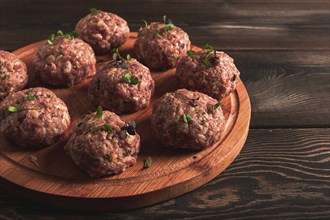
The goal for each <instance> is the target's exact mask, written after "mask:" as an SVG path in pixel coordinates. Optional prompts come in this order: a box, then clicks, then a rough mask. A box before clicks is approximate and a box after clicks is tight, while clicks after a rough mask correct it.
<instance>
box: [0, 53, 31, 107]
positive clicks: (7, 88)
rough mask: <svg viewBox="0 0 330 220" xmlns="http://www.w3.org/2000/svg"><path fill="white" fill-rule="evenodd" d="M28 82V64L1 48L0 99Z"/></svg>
mask: <svg viewBox="0 0 330 220" xmlns="http://www.w3.org/2000/svg"><path fill="white" fill-rule="evenodd" d="M27 82H28V74H27V69H26V65H25V63H24V62H23V61H21V60H20V59H18V57H17V56H16V55H15V54H12V53H9V52H7V51H3V50H0V101H1V100H3V99H4V98H6V96H8V94H9V93H12V92H16V91H19V90H21V89H23V88H24V87H25V86H26V84H27Z"/></svg>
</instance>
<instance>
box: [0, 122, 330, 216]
mask: <svg viewBox="0 0 330 220" xmlns="http://www.w3.org/2000/svg"><path fill="white" fill-rule="evenodd" d="M329 134H330V129H322V128H321V129H273V130H268V129H252V130H250V133H249V137H248V140H247V143H246V146H245V147H244V148H243V150H242V151H241V154H240V155H239V157H238V158H237V159H236V160H235V161H234V163H232V164H231V165H230V166H229V167H228V168H227V170H226V171H225V172H224V173H222V174H221V175H219V176H218V177H217V178H216V179H215V180H213V181H211V182H210V183H208V184H207V185H205V186H204V187H202V188H199V189H197V190H195V191H193V192H191V193H189V194H186V195H184V196H181V197H179V198H176V199H173V200H169V201H168V202H164V203H161V204H158V205H155V206H152V207H148V208H144V209H137V210H133V211H126V212H118V213H110V212H103V213H81V212H70V211H63V210H57V209H53V208H50V207H47V206H45V205H43V204H38V203H34V202H28V201H25V200H22V201H21V200H20V199H18V198H16V197H14V196H12V195H10V194H8V193H6V192H4V191H0V213H1V214H0V218H1V219H26V218H29V219H46V218H56V219H69V218H72V217H73V216H74V218H75V219H90V218H97V217H99V218H115V219H116V218H120V219H146V218H154V219H179V218H180V219H245V218H253V219H268V218H270V219H329V216H330V170H329V167H330V148H329V147H330V145H329V144H330V140H329Z"/></svg>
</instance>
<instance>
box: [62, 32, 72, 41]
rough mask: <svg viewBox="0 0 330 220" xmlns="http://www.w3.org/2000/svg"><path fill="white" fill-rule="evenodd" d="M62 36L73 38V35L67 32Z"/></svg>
mask: <svg viewBox="0 0 330 220" xmlns="http://www.w3.org/2000/svg"><path fill="white" fill-rule="evenodd" d="M64 37H65V38H66V39H69V40H71V39H72V38H73V36H71V34H69V33H66V34H65V35H64Z"/></svg>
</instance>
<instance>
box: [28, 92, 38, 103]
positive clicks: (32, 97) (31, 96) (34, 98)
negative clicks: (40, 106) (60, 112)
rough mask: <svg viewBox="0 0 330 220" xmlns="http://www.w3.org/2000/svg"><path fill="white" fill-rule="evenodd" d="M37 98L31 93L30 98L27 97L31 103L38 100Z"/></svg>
mask: <svg viewBox="0 0 330 220" xmlns="http://www.w3.org/2000/svg"><path fill="white" fill-rule="evenodd" d="M36 99H37V98H36V97H35V96H34V95H33V94H32V92H29V94H28V96H27V100H29V101H33V100H36Z"/></svg>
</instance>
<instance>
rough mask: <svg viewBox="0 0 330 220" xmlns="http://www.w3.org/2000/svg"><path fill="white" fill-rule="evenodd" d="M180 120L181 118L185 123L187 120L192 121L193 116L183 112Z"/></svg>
mask: <svg viewBox="0 0 330 220" xmlns="http://www.w3.org/2000/svg"><path fill="white" fill-rule="evenodd" d="M182 120H183V121H184V122H185V123H188V122H190V121H192V120H193V118H192V117H191V116H190V115H188V114H183V116H182Z"/></svg>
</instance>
